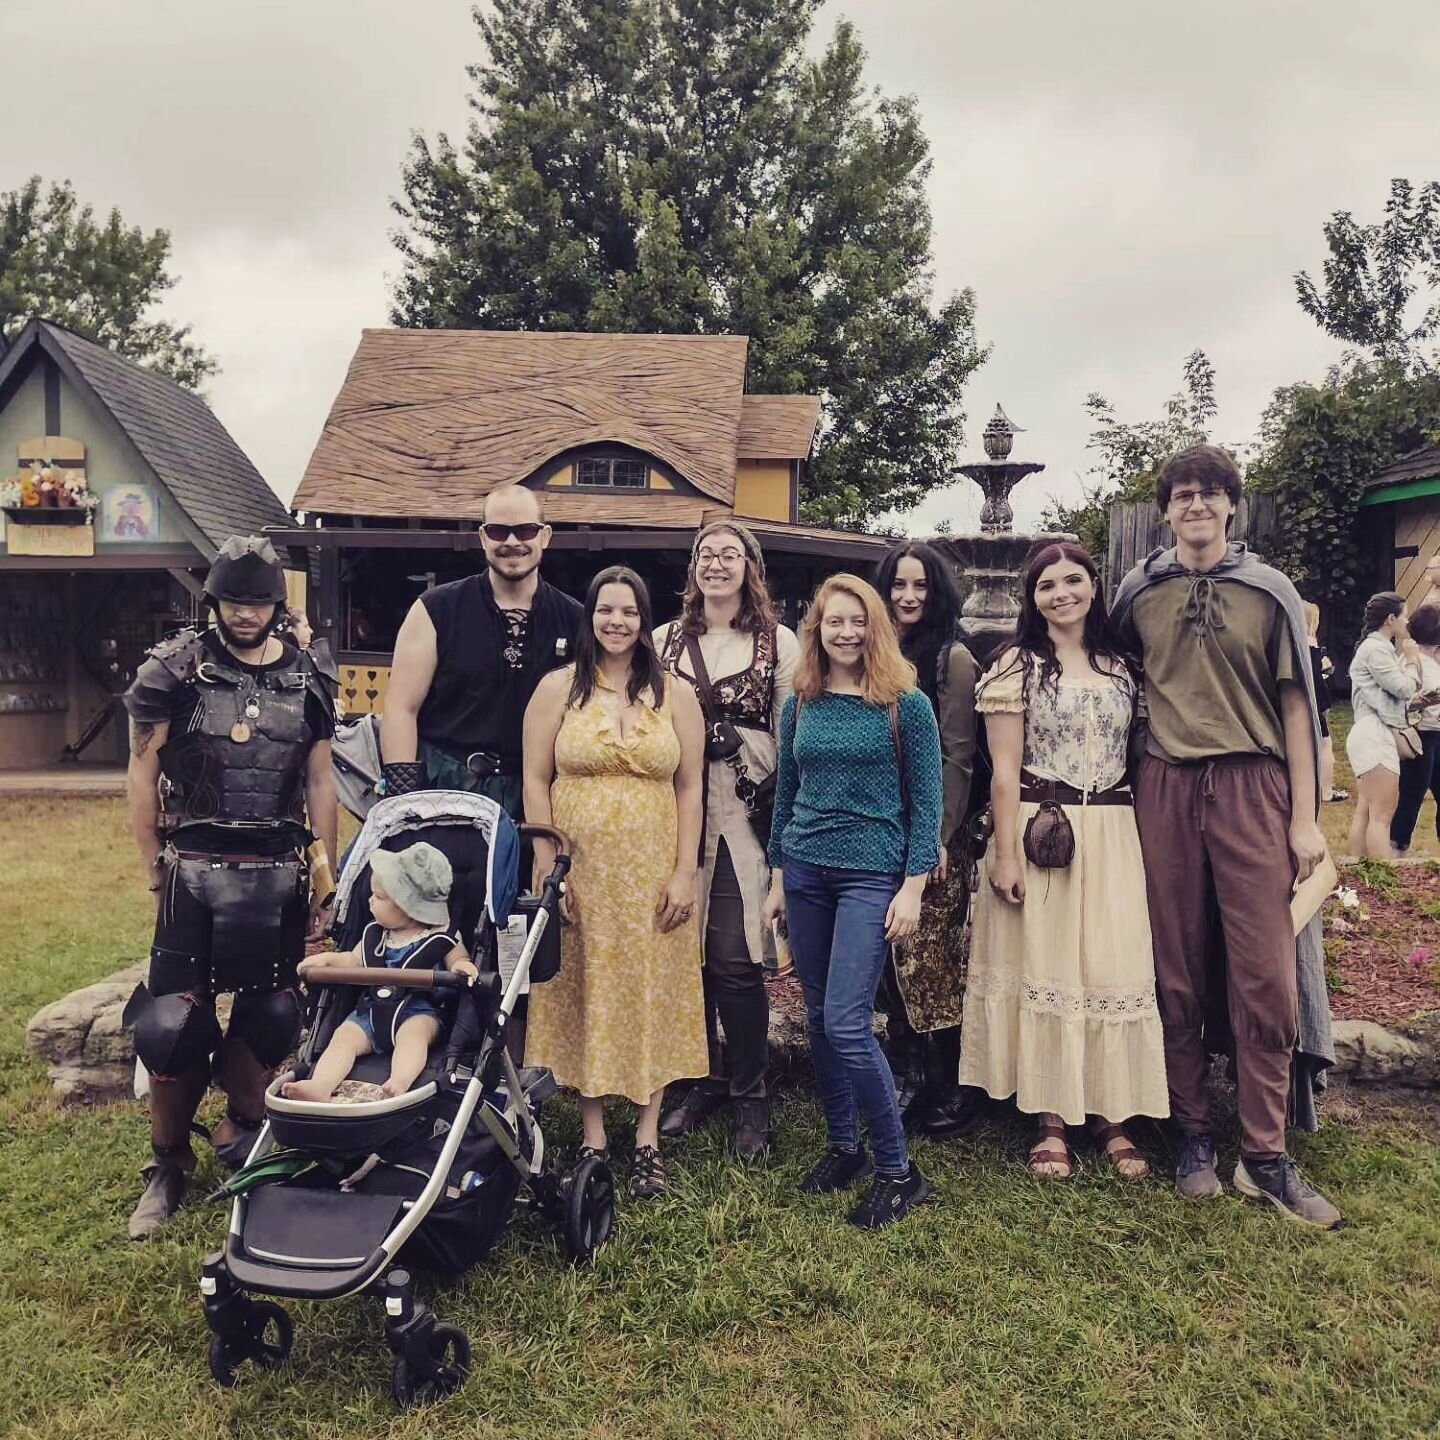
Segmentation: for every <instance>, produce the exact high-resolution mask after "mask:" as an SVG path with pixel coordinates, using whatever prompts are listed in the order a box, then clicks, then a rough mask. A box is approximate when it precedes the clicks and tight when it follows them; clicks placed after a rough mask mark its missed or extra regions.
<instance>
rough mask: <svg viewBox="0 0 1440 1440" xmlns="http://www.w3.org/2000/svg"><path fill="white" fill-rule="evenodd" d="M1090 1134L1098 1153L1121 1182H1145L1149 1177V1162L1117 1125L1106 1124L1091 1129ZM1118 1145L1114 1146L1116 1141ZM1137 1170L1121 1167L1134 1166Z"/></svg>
mask: <svg viewBox="0 0 1440 1440" xmlns="http://www.w3.org/2000/svg"><path fill="white" fill-rule="evenodd" d="M1091 1134H1093V1135H1094V1137H1095V1143H1096V1144H1097V1145H1098V1146H1099V1147H1100V1153H1101V1154H1102V1155H1103V1156H1104V1157H1105V1158H1106V1159H1107V1160H1108V1161H1109V1162H1110V1164H1111V1166H1112V1167H1113V1168H1114V1171H1115V1173H1116V1174H1117V1175H1118V1176H1119V1177H1120V1178H1121V1179H1122V1180H1145V1179H1148V1178H1149V1175H1150V1162H1149V1161H1148V1160H1146V1158H1145V1157H1144V1156H1143V1155H1142V1154H1141V1153H1140V1152H1139V1151H1138V1150H1137V1149H1136V1148H1135V1146H1134V1145H1133V1144H1132V1143H1131V1141H1130V1137H1129V1136H1128V1135H1127V1134H1126V1133H1125V1131H1124V1129H1123V1128H1122V1127H1121V1126H1119V1125H1111V1124H1109V1123H1108V1122H1107V1123H1105V1124H1103V1125H1096V1126H1094V1127H1092V1130H1091ZM1117 1140H1118V1141H1119V1142H1120V1143H1119V1144H1118V1145H1116V1144H1115V1142H1116V1141H1117ZM1137 1163H1138V1165H1139V1169H1133V1168H1132V1169H1129V1170H1126V1169H1122V1168H1121V1167H1122V1166H1126V1165H1130V1166H1133V1165H1135V1164H1137Z"/></svg>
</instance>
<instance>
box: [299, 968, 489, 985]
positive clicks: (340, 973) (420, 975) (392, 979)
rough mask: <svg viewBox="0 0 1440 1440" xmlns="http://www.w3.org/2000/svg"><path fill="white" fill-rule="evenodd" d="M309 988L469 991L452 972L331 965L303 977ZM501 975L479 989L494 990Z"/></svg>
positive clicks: (483, 978) (480, 981)
mask: <svg viewBox="0 0 1440 1440" xmlns="http://www.w3.org/2000/svg"><path fill="white" fill-rule="evenodd" d="M300 978H301V979H302V980H304V982H305V983H306V984H307V985H364V986H365V987H367V988H371V987H378V986H381V985H391V986H394V987H395V989H397V990H468V989H470V988H471V986H470V979H469V977H468V976H466V975H452V974H451V973H450V971H448V970H388V969H386V968H385V967H384V966H383V965H327V966H325V967H324V968H323V969H320V970H311V971H307V972H306V973H305V974H304V975H302V976H301V977H300ZM499 978H500V977H499V976H498V975H482V976H481V977H480V978H479V979H478V980H477V981H476V982H475V987H474V988H475V989H477V990H486V989H494V988H495V986H496V984H497V983H498V981H499Z"/></svg>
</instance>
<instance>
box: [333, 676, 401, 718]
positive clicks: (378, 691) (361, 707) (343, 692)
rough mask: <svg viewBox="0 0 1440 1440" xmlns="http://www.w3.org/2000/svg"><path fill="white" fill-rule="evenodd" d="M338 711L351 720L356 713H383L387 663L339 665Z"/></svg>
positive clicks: (387, 683)
mask: <svg viewBox="0 0 1440 1440" xmlns="http://www.w3.org/2000/svg"><path fill="white" fill-rule="evenodd" d="M339 668H340V701H339V705H340V713H341V714H342V715H344V716H345V717H346V718H347V719H350V720H353V719H354V718H355V717H356V716H357V715H383V714H384V713H385V692H386V691H387V690H388V689H389V688H390V667H389V666H388V665H341V666H340V667H339Z"/></svg>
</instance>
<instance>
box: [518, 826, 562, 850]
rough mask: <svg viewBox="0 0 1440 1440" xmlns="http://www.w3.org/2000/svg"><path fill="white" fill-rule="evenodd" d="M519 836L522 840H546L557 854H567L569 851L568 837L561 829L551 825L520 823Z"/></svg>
mask: <svg viewBox="0 0 1440 1440" xmlns="http://www.w3.org/2000/svg"><path fill="white" fill-rule="evenodd" d="M520 838H521V839H522V840H548V841H550V843H551V844H552V845H554V847H555V849H556V851H557V852H558V853H559V854H561V855H568V854H569V853H570V837H569V836H568V835H567V834H566V833H565V832H564V831H563V830H557V829H556V828H555V827H554V826H553V825H522V826H521V827H520Z"/></svg>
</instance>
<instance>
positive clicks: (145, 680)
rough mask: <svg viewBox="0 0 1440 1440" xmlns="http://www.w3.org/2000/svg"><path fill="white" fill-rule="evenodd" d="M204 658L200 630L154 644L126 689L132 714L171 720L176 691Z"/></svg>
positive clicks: (145, 718)
mask: <svg viewBox="0 0 1440 1440" xmlns="http://www.w3.org/2000/svg"><path fill="white" fill-rule="evenodd" d="M204 658H205V644H204V641H203V640H202V639H201V638H200V632H199V631H198V630H191V629H186V630H182V631H180V633H179V634H178V635H172V636H171V637H170V638H169V639H168V640H162V641H161V642H160V643H159V644H158V645H155V646H153V647H152V648H151V649H150V650H149V651H148V652H147V654H146V657H145V659H144V660H143V661H142V662H141V664H140V668H139V669H138V670H136V672H135V679H134V680H133V681H132V682H131V684H130V688H129V689H128V690H127V691H126V692H125V709H126V710H127V711H128V712H129V713H130V717H131V718H132V719H134V720H139V721H142V722H144V723H148V724H159V723H161V722H165V721H168V720H169V719H170V710H171V706H172V705H173V704H174V697H175V694H176V692H177V691H178V690H180V688H181V687H182V686H184V685H188V684H189V683H190V682H191V681H192V680H193V679H194V678H195V671H196V668H197V667H198V666H199V664H200V662H201V660H203V659H204Z"/></svg>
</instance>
